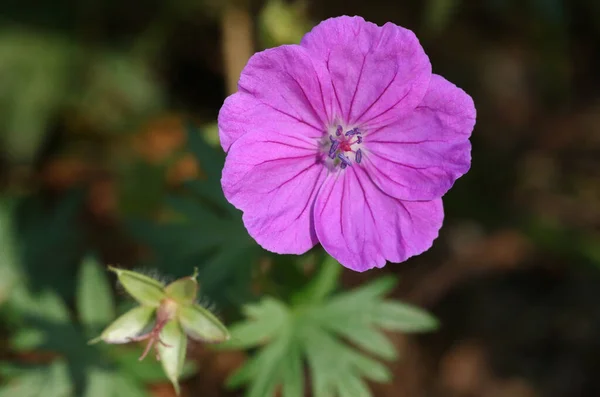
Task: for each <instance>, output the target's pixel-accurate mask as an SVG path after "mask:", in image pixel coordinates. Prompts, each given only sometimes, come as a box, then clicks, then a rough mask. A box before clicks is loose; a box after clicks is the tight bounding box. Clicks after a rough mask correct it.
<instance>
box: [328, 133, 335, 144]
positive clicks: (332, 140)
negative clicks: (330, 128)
mask: <svg viewBox="0 0 600 397" xmlns="http://www.w3.org/2000/svg"><path fill="white" fill-rule="evenodd" d="M329 140H330V141H331V143H333V142H335V141H336V139H335V138H334V137H333V135H329Z"/></svg>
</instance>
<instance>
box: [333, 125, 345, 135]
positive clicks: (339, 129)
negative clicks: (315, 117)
mask: <svg viewBox="0 0 600 397" xmlns="http://www.w3.org/2000/svg"><path fill="white" fill-rule="evenodd" d="M342 132H344V129H343V128H342V126H341V125H338V126H337V130H336V131H335V135H337V136H340V135H342Z"/></svg>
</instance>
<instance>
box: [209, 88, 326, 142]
mask: <svg viewBox="0 0 600 397" xmlns="http://www.w3.org/2000/svg"><path fill="white" fill-rule="evenodd" d="M218 125H219V139H220V141H221V146H222V147H223V150H225V151H229V148H230V147H231V145H232V144H233V142H235V141H236V140H237V139H238V138H239V137H241V136H242V135H244V134H245V133H247V132H253V131H262V130H264V129H265V128H271V126H277V129H278V130H279V131H282V132H284V133H285V132H287V133H291V134H293V133H294V132H295V131H299V132H300V133H302V134H303V135H304V136H306V137H312V138H317V137H320V136H322V135H323V130H324V128H320V129H317V127H316V126H314V125H312V124H310V123H309V122H307V121H305V120H303V119H301V118H299V117H298V116H297V115H295V114H294V112H293V111H292V110H290V109H288V108H285V107H282V108H281V109H280V108H275V107H273V106H272V105H269V104H264V103H262V102H260V101H259V100H258V99H257V98H256V97H255V96H253V95H251V94H249V93H247V92H237V93H235V94H233V95H230V96H229V97H227V99H225V103H224V104H223V107H221V110H220V111H219V119H218Z"/></svg>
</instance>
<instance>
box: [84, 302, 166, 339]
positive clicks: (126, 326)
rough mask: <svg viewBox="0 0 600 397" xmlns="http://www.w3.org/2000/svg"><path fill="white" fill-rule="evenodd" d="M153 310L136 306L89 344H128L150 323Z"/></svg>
mask: <svg viewBox="0 0 600 397" xmlns="http://www.w3.org/2000/svg"><path fill="white" fill-rule="evenodd" d="M154 312H155V309H154V308H152V307H149V306H138V307H136V308H134V309H131V310H130V311H128V312H127V313H125V314H123V315H122V316H121V317H119V318H117V319H116V320H115V321H114V322H113V323H112V324H110V325H109V326H108V327H107V328H106V329H105V330H104V331H103V332H102V334H101V335H100V336H99V337H97V338H95V339H93V340H91V341H90V344H91V343H97V342H99V341H101V340H102V341H104V342H106V343H115V344H116V343H129V342H131V338H133V337H135V336H138V335H140V334H141V333H142V331H144V330H145V329H147V328H148V327H149V325H150V323H151V322H152V319H153V316H154Z"/></svg>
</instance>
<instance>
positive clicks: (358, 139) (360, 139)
mask: <svg viewBox="0 0 600 397" xmlns="http://www.w3.org/2000/svg"><path fill="white" fill-rule="evenodd" d="M356 143H362V136H361V135H359V136H357V137H356Z"/></svg>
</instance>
